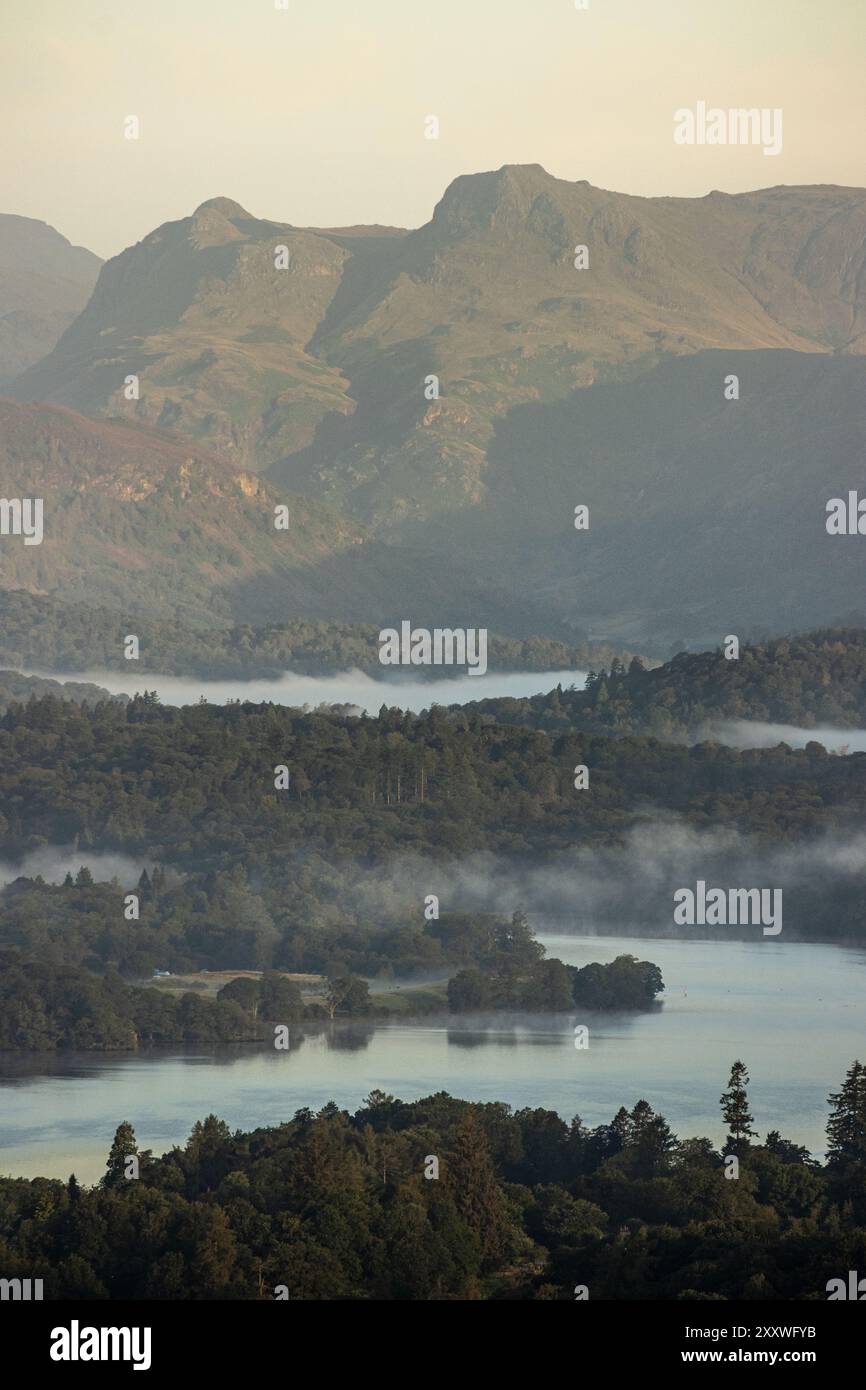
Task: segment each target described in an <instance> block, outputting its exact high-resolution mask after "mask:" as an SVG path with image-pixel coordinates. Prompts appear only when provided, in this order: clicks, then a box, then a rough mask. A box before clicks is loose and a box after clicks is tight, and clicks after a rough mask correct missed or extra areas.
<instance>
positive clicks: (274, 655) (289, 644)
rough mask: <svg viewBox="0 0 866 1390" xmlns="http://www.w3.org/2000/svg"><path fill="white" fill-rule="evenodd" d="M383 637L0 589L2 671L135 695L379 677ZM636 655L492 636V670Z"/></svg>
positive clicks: (432, 673)
mask: <svg viewBox="0 0 866 1390" xmlns="http://www.w3.org/2000/svg"><path fill="white" fill-rule="evenodd" d="M130 632H134V633H136V634H137V635H138V637H139V639H140V643H141V656H140V659H139V661H138V662H136V663H134V664H133V663H131V662H129V661H127V660H126V659H125V658H124V654H123V641H124V637H125V635H126V634H127V633H130ZM378 637H379V629H378V628H376V627H373V626H371V625H370V624H363V623H356V624H351V623H337V622H307V621H304V620H303V619H296V620H294V621H292V622H286V623H271V624H269V625H267V626H263V627H254V626H252V625H250V624H238V625H235V626H223V627H207V628H202V627H197V628H195V627H190V626H188V625H187V624H184V623H175V622H167V621H160V620H157V619H154V618H151V617H144V616H142V615H139V616H136V615H134V614H119V613H117V612H116V611H115V610H113V609H110V608H92V607H89V606H84V605H82V604H64V603H61V602H59V601H58V600H57V599H55V598H50V597H47V596H45V595H42V594H31V593H28V592H27V591H26V590H23V589H4V590H0V666H10V667H18V668H20V667H29V668H36V669H37V670H42V671H44V670H50V671H62V672H74V671H92V670H99V669H101V670H112V671H122V672H123V674H124V675H127V676H128V677H129V680H130V685H131V692H130V693H132V690H134V689H135V688H137V687H136V680H137V681H138V687H139V688H140V683H141V674H140V673H144V672H147V671H157V672H159V673H160V674H162V675H176V676H184V675H189V676H199V677H201V678H202V679H203V680H204V679H212V680H215V679H236V680H253V679H267V678H269V677H276V676H279V675H282V673H283V672H284V671H286V670H291V671H294V672H296V673H297V674H299V675H306V676H326V675H333V674H334V673H337V672H340V671H348V670H352V669H357V670H359V671H366V672H367V674H368V675H371V676H383V675H384V674H385V668H383V666H382V665H381V663H380V661H379V642H378ZM623 657H625V659H626V660H629V659H630V657H631V654H630V653H628V652H625V651H624V649H623V648H622V647H618V646H610V645H609V644H607V643H603V642H589V641H587V639H586V638H585V636H583V635H581V634H575V636H574V637H573V638H572V639H571V640H570V641H557V640H556V639H555V638H552V637H543V636H540V637H539V636H533V637H526V638H512V637H504V636H500V635H497V634H496V633H493V632H491V633H490V635H489V640H488V665H489V668H490V669H491V670H499V671H574V670H586V669H587V667H588V666H590V665H593V664H594V665H599V664H600V663H602V662H611V661H613V660H615V659H622V658H623ZM447 674H448V672H447V671H444V670H443V669H442V668H431V667H419V666H415V667H412V668H411V675H412V679H413V680H424V679H425V678H428V679H430V680H436V679H438V680H441V679H442V677H443V676H444V675H447Z"/></svg>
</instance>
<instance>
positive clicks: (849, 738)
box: [712, 719, 866, 753]
mask: <svg viewBox="0 0 866 1390" xmlns="http://www.w3.org/2000/svg"><path fill="white" fill-rule="evenodd" d="M712 737H713V738H714V739H715V740H716V741H717V742H718V743H727V744H730V745H731V746H732V747H734V748H775V747H776V745H777V744H779V743H787V744H790V746H791V747H792V748H805V747H806V744H807V743H821V744H823V746H824V747H825V748H826V749H827V752H828V753H866V729H834V728H832V727H830V726H829V725H827V724H819V725H818V726H817V727H816V728H814V729H801V728H800V727H799V726H798V725H796V724H763V723H761V722H760V721H758V720H751V719H730V720H724V721H722V722H720V723H718V724H714V725H713V728H712Z"/></svg>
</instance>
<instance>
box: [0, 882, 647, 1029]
mask: <svg viewBox="0 0 866 1390" xmlns="http://www.w3.org/2000/svg"><path fill="white" fill-rule="evenodd" d="M77 877H78V880H79V881H78V882H76V883H69V884H65V885H63V886H62V887H61V888H51V887H48V886H47V885H44V884H41V883H33V884H30V883H29V882H26V881H25V882H19V883H18V884H17V885H16V886H15V889H14V890H13V893H12V898H13V900H15V899H17V901H18V902H19V903H21V901H22V898H23V896H26V899H27V911H26V912H25V914H24V916H23V917H22V918H19V919H17V922H16V923H15V924H14V925H13V923H12V921H11V920H10V919H5V921H4V925H5V928H6V931H5V934H4V935H3V938H2V941H3V944H2V946H0V1050H5V1051H27V1052H49V1051H61V1050H69V1049H74V1050H77V1051H99V1052H111V1051H123V1050H130V1049H137V1048H140V1047H147V1046H150V1045H154V1044H164V1043H209V1044H220V1043H229V1042H252V1041H255V1042H268V1043H270V1044H271V1045H273V1044H274V1037H275V1028H288V1029H290V1030H291V1029H293V1030H298V1029H300V1028H301V1027H302V1026H303V1025H308V1026H309V1025H317V1024H320V1023H323V1022H331V1023H333V1022H334V1021H335V1020H336V1021H340V1020H343V1019H354V1020H359V1019H362V1020H366V1021H368V1022H375V1021H376V1020H377V1019H381V1018H383V1017H384V1018H391V1017H394V1004H395V1002H396V1001H395V1000H394V998H393V997H392V996H391V995H390V994H387V993H383V992H382V991H381V989H380V991H379V992H378V993H377V992H376V990H375V988H374V989H373V990H372V991H371V988H370V984H369V982H368V981H367V980H366V979H363V978H362V977H361V976H359V975H355V974H352V973H351V972H350V971H349V970H348V969H347V968H346V966H345V964H344V963H343V962H340V961H335V960H331V961H329V962H327V963H326V964H325V966H324V970H325V973H324V974H322V975H320V976H318V977H316V976H311V975H305V976H304V975H300V976H297V977H294V978H293V977H292V976H291V975H290V974H289V973H287V972H284V971H279V970H273V969H266V970H263V971H252V972H246V973H245V974H243V975H238V976H237V977H235V978H233V979H229V980H228V981H226V982H224V983H222V984H221V987H219V988H218V989H217V990H216V992H215V993H214V992H213V991H212V990H210V989H208V988H207V985H209V984H210V983H211V982H210V981H209V980H204V979H201V978H198V979H195V980H194V981H193V982H191V983H194V985H195V988H189V989H185V988H183V987H182V986H181V987H180V988H177V987H175V985H174V979H175V977H174V975H173V974H172V972H160V973H159V978H158V980H153V981H150V982H148V983H147V984H142V982H141V981H140V980H138V981H137V980H136V979H135V978H134V977H135V972H136V967H138V969H139V970H140V969H141V960H142V955H143V954H146V953H147V952H148V950H150V951H151V952H152V951H153V945H152V943H148V942H147V940H146V936H145V940H144V941H143V942H141V941H138V942H137V941H136V939H135V932H134V931H130V929H129V925H128V924H126V931H125V933H124V932H122V931H118V930H117V924H116V922H114V923H109V922H108V921H103V920H102V919H100V918H99V917H98V916H97V917H96V919H95V920H94V914H93V913H90V912H88V911H87V910H86V902H85V898H86V895H87V894H91V895H92V896H94V897H98V898H100V899H101V901H102V906H103V908H104V906H105V890H104V888H102V887H97V885H95V884H93V883H92V879H91V875H90V874H89V871H87V870H86V869H83V870H81V871H80V873H79V875H78V876H77ZM142 877H143V879H144V878H145V877H146V875H143V876H142ZM154 877H156V878H157V882H158V881H159V876H158V875H155V876H154ZM139 888H140V890H141V891H142V892H143V890H144V888H145V884H144V883H143V882H142V883H141V884H140V885H139ZM4 896H8V895H4ZM40 896H47V897H48V898H49V899H51V900H52V903H53V906H54V909H55V911H56V912H57V913H59V916H58V917H57V918H56V919H55V922H56V925H55V927H54V929H53V930H51V929H48V930H45V929H43V928H44V923H43V922H41V921H40V919H39V916H38V913H39V898H40ZM76 899H77V902H76ZM76 909H77V910H78V917H79V921H78V922H77V923H76V922H75V916H76ZM67 922H69V923H70V924H74V925H73V929H72V930H70V931H69V933H68V934H67V932H66V931H64V929H63V924H64V923H67ZM76 927H77V930H76V929H75V928H76ZM112 927H113V928H114V929H113V930H112ZM428 931H429V942H430V944H431V947H432V951H431V956H432V955H433V954H435V955H436V958H437V960H438V962H439V968H440V969H443V968H446V969H447V968H449V967H450V968H452V969H453V967H454V966H455V965H457V964H458V963H460V962H464V963H465V962H471V965H470V966H469V968H464V969H459V970H457V971H456V973H454V974H453V975H452V977H451V978H450V979H448V980H446V981H443V982H442V984H441V985H439V986H436V987H433V988H425V989H411V988H410V989H408V990H407V991H406V992H405V993H404V994H403V996H402V998H401V999H400V1000H399V1005H400V1008H399V1016H400V1017H401V1018H404V1019H408V1018H412V1017H415V1016H417V1015H418V1014H422V1013H425V1014H434V1013H441V1014H469V1013H485V1014H487V1013H493V1012H496V1011H503V1010H507V1011H510V1012H524V1013H528V1012H532V1013H562V1012H565V1011H569V1010H574V1009H576V1008H580V1009H582V1010H583V1011H584V1012H585V1011H593V1010H599V1009H607V1010H636V1009H638V1010H639V1009H649V1008H652V1007H653V1006H654V1004H655V1001H656V998H657V996H658V995H659V994H661V992H662V991H663V990H664V983H663V981H662V977H661V972H660V970H659V968H658V966H656V965H654V964H652V963H651V962H649V961H639V960H637V959H636V958H635V957H634V956H630V955H622V956H619V957H617V959H616V960H614V961H612V962H610V963H609V964H607V965H601V964H596V963H593V964H589V965H586V966H584V967H582V968H580V969H577V968H576V967H574V966H569V965H565V964H564V963H563V962H562V961H561V960H557V959H555V958H552V959H546V952H545V948H544V946H543V945H542V944H541V943H540V942H538V941H536V940H535V937H534V933H533V932H532V929H531V927H530V925H529V922H528V921H527V918H526V916H525V914H524V913H521V912H515V913H514V914H513V916H512V918H511V919H510V920H501V919H497V918H495V917H493V916H491V915H479V916H477V917H474V918H472V917H468V916H456V917H454V918H448V917H446V918H443V919H442V920H441V921H434V922H431V923H430V924H429V928H428ZM145 932H146V929H145ZM399 935H400V934H399V933H395V934H394V937H393V939H392V941H391V943H390V944H391V950H392V955H391V958H390V960H389V959H388V957H387V956H386V957H385V960H386V969H387V977H388V978H391V977H393V973H394V972H393V965H392V964H391V962H392V961H393V960H395V959H396V960H397V962H398V964H399V963H400V961H399V956H395V955H394V954H393V952H394V949H395V947H396V949H397V950H399ZM383 944H384V945H385V946H386V949H387V945H388V943H387V942H385V943H383ZM240 950H241V948H240V947H238V953H240ZM202 954H203V955H204V957H205V958H206V959H211V957H210V956H208V955H207V953H206V947H205V950H204V951H203V952H202ZM227 973H230V972H226V971H223V972H221V975H225V974H227ZM204 974H205V975H207V974H208V969H207V967H204ZM221 975H218V976H217V979H218V980H219V979H220V978H221ZM311 980H312V981H314V983H312V984H310V981H311ZM301 982H303V983H304V984H305V985H306V986H307V988H306V991H305V992H304V991H303V990H302V988H301Z"/></svg>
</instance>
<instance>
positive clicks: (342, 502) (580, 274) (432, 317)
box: [12, 165, 866, 655]
mask: <svg viewBox="0 0 866 1390" xmlns="http://www.w3.org/2000/svg"><path fill="white" fill-rule="evenodd" d="M281 247H282V248H285V252H284V253H281V252H280V248H281ZM578 247H586V248H587V254H588V266H587V267H586V268H585V269H577V268H576V265H575V259H576V257H575V250H576V248H578ZM280 254H287V256H288V267H287V268H286V269H277V268H276V264H275V258H276V257H278V255H280ZM578 259H580V258H578ZM581 263H582V262H581ZM864 357H866V190H863V189H855V188H840V187H835V186H830V185H826V186H823V185H822V186H816V187H793V188H787V187H778V188H770V189H765V190H761V191H758V192H752V193H744V194H737V195H730V194H724V193H718V192H713V193H710V194H708V195H707V196H706V197H704V198H696V199H686V198H636V197H631V196H629V195H626V194H620V193H614V192H608V191H606V190H603V189H599V188H594V187H592V186H591V185H590V184H588V183H586V182H585V181H581V182H577V183H569V182H566V181H565V180H561V179H556V178H553V177H551V175H549V174H547V173H546V172H545V171H544V170H543V169H542V168H541V167H540V166H538V165H529V166H506V167H504V168H503V169H500V170H498V171H496V172H492V173H483V174H473V175H467V176H465V177H462V178H458V179H456V180H455V181H454V182H453V183H452V184H451V185H450V187H449V188H448V189H447V190H446V192H445V194H444V196H443V198H442V200H441V201H440V203H439V204H438V205H437V207H436V209H435V211H434V213H433V216H432V218H431V220H430V222H429V223H428V224H427V225H426V226H424V227H422V228H420V229H419V230H417V231H412V232H404V231H400V230H398V229H394V228H383V227H371V228H359V227H354V228H347V229H342V230H336V231H335V230H328V229H324V230H323V229H301V228H295V227H293V226H291V225H289V224H286V223H279V222H272V221H266V220H262V219H259V218H256V217H253V216H252V215H251V214H249V213H247V212H246V211H245V210H244V209H243V208H242V207H240V206H239V205H238V204H237V203H234V202H232V201H231V200H229V199H225V198H218V199H214V200H211V201H210V202H208V203H204V204H202V206H201V207H200V208H198V209H197V210H196V211H195V213H194V214H193V215H192V216H191V217H189V218H185V219H183V220H181V221H179V222H173V223H169V224H167V225H166V226H163V227H161V228H159V229H158V230H157V231H155V232H153V233H151V234H150V235H149V236H148V237H146V238H145V239H144V241H142V242H141V243H139V244H138V245H136V246H134V247H131V248H130V249H128V250H127V251H124V252H123V253H122V255H120V256H118V257H115V258H114V260H112V261H109V262H108V263H107V264H106V265H105V266H104V267H103V268H102V271H101V273H100V276H99V280H98V282H97V285H96V288H95V290H94V293H93V296H92V298H91V300H90V302H89V304H88V305H87V308H86V309H85V310H84V312H83V313H82V314H81V315H80V316H79V317H78V319H77V320H76V321H75V323H73V324H72V325H71V327H70V328H69V329H68V330H67V332H66V333H65V334H64V335H63V337H62V339H61V340H60V342H59V343H58V344H57V346H56V347H55V348H54V350H53V351H52V352H51V353H50V354H49V355H48V356H47V357H46V358H45V359H43V361H42V362H40V363H38V364H36V365H35V366H34V367H32V368H30V370H29V371H27V372H25V373H24V374H23V375H22V376H21V377H20V378H19V379H18V380H17V381H16V382H15V383H14V386H13V388H12V389H13V392H14V394H15V396H16V397H17V398H18V399H20V400H26V399H34V398H35V399H44V400H49V401H56V402H60V403H63V404H66V405H70V406H73V407H74V408H75V409H77V410H80V411H84V412H86V413H88V414H90V415H94V416H105V415H120V416H124V417H126V418H128V419H131V420H136V421H140V422H147V423H149V424H150V425H155V426H157V427H159V428H160V429H165V428H170V429H172V430H173V431H176V432H179V433H181V434H183V435H184V436H186V437H187V438H189V439H191V440H194V441H196V442H197V444H199V445H200V446H201V447H203V448H206V449H208V450H214V449H215V450H218V451H219V452H220V453H221V454H222V455H223V456H225V457H226V458H230V459H234V460H236V461H237V462H236V467H239V468H242V469H243V470H244V471H245V472H253V471H257V472H258V473H259V474H260V475H261V476H263V477H264V478H266V479H268V480H269V483H270V485H272V486H273V487H275V488H276V489H277V491H278V492H282V491H283V490H284V489H289V490H291V491H292V492H293V493H300V494H302V495H304V496H307V497H310V498H314V499H317V500H318V501H319V502H320V503H326V504H328V505H329V506H330V507H334V508H336V509H337V512H338V513H339V515H340V516H341V518H343V524H345V525H348V526H350V527H358V528H362V529H363V533H364V535H366V536H367V538H368V539H367V542H366V543H365V544H367V545H375V546H377V547H379V552H378V553H379V560H380V563H381V565H382V566H383V567H387V566H389V565H391V564H392V563H396V564H397V570H398V571H401V572H403V573H405V572H406V570H407V568H408V569H411V567H410V566H407V565H406V564H405V563H404V561H405V558H406V557H407V556H409V555H412V554H414V555H415V556H416V557H417V563H416V573H415V574H414V575H411V576H410V580H409V583H408V587H407V588H405V590H404V593H405V594H406V595H407V602H408V599H412V600H414V599H415V596H418V599H419V601H420V599H421V598H423V597H428V598H429V599H430V604H429V605H428V608H427V611H428V612H431V613H432V615H433V616H432V620H431V621H432V622H433V623H438V622H449V621H455V619H454V612H455V608H459V609H460V610H461V611H463V612H465V613H466V614H467V617H466V619H465V621H466V624H467V625H470V626H476V625H483V624H485V623H486V624H488V625H489V626H490V627H491V628H494V629H496V630H499V631H502V632H509V633H512V634H521V635H522V634H524V633H526V632H527V631H531V630H533V628H532V627H531V626H529V627H527V624H530V625H531V624H533V623H535V627H534V630H535V631H538V632H545V633H547V634H549V635H552V636H554V635H555V636H559V637H568V636H573V637H574V638H575V639H576V638H577V637H578V635H579V634H582V633H586V632H589V634H590V635H591V636H593V637H598V638H600V639H603V640H611V641H613V642H617V643H625V644H627V645H631V646H634V647H638V648H639V649H642V650H647V651H652V652H653V654H655V655H666V654H667V652H668V650H669V648H670V645H671V644H672V643H673V642H676V641H678V640H685V641H688V642H690V643H692V644H695V645H704V644H706V643H710V644H714V643H715V642H716V641H717V640H718V639H719V636H720V635H722V636H723V635H725V634H726V633H728V632H738V633H739V635H741V636H742V635H750V636H755V635H760V634H764V633H767V632H773V631H789V630H792V629H794V628H797V627H803V626H806V625H808V626H812V627H815V626H820V625H824V624H833V623H840V622H849V621H855V622H859V621H861V620H862V619H863V616H864V615H863V611H862V609H863V605H862V602H861V601H860V599H859V597H858V595H859V594H860V592H862V577H863V565H862V559H861V549H862V548H861V547H858V544H857V539H856V538H847V539H845V538H829V537H828V536H827V535H826V531H825V530H824V520H825V506H826V502H827V501H828V500H829V498H830V497H832V496H840V495H845V493H846V492H847V491H848V490H849V489H852V488H856V487H858V486H861V485H862V484H863V482H864V480H863V476H862V465H861V462H860V460H861V459H862V454H863V444H864V414H863V402H864V389H863V388H864V383H863V367H864ZM132 374H135V375H136V376H137V377H138V378H139V384H140V398H139V399H138V400H126V399H125V396H124V379H125V377H127V376H129V375H132ZM730 374H735V375H738V376H739V377H740V378H741V388H742V389H741V392H740V398H739V399H738V400H732V401H728V400H725V398H724V395H723V383H724V380H725V377H727V376H728V375H730ZM433 377H436V378H438V394H437V392H436V390H435V389H434V387H435V383H434V382H433V381H432V378H433ZM579 503H585V504H586V505H589V506H590V508H591V514H592V524H591V529H590V531H589V532H586V533H577V534H576V533H575V531H574V528H573V524H572V518H573V513H574V507H575V505H577V504H579ZM346 518H350V521H346V520H345V519H346ZM368 554H369V552H368ZM422 557H423V558H422ZM398 559H399V563H397V562H398ZM418 566H420V568H421V570H423V582H422V575H421V573H420V572H418ZM382 572H383V571H382V570H380V578H381V574H382ZM389 572H392V571H390V570H389ZM320 578H321V581H322V584H323V585H327V584H328V583H330V582H336V580H335V576H334V575H330V576H329V575H326V574H324V573H323V572H322V571H321V570H320ZM425 583H426V586H427V587H426V588H425ZM434 588H437V592H438V594H439V596H440V598H441V597H442V596H444V595H448V596H449V602H446V604H445V607H446V609H447V612H442V614H441V616H440V615H439V614H438V613H437V612H436V601H435V599H434V596H433V589H434ZM380 591H381V584H380V587H379V589H378V590H377V589H376V588H375V586H374V588H373V590H372V591H371V593H370V594H369V595H368V598H369V599H370V602H369V603H368V604H367V612H366V614H360V613H358V609H359V607H360V606H361V605H359V604H356V605H355V606H354V609H353V616H354V615H357V616H358V617H359V618H360V619H361V620H367V621H371V622H376V621H379V618H378V616H376V617H374V616H373V610H377V612H378V609H377V599H376V594H377V593H378V592H380ZM527 595H531V596H532V597H531V598H528V597H527ZM318 599H319V604H318V606H314V607H313V608H311V609H310V610H309V611H307V612H304V614H303V616H309V617H313V616H328V617H331V618H345V617H346V616H347V613H348V610H349V608H350V607H351V605H349V604H347V603H346V602H345V601H344V600H345V595H342V594H341V595H340V596H336V597H335V596H331V597H330V598H329V600H328V601H326V602H325V606H326V607H327V608H328V609H329V611H328V612H327V614H324V613H323V612H322V601H323V600H325V599H326V589H324V588H322V589H320V590H319V592H318ZM404 607H405V605H404ZM337 610H339V611H337ZM233 611H235V612H236V611H237V610H233ZM407 616H408V614H407ZM411 616H413V617H414V618H415V619H416V620H420V616H419V614H418V613H417V612H412V614H411Z"/></svg>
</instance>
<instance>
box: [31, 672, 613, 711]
mask: <svg viewBox="0 0 866 1390" xmlns="http://www.w3.org/2000/svg"><path fill="white" fill-rule="evenodd" d="M132 664H133V663H131V665H132ZM26 674H28V675H43V674H50V675H51V676H52V678H53V679H54V680H59V681H77V682H79V683H80V682H83V681H86V682H88V683H91V684H93V685H100V686H102V687H103V688H104V689H105V690H109V691H110V692H111V694H112V695H134V694H135V693H136V692H137V691H143V690H155V691H156V693H157V695H158V696H159V698H160V700H161V701H162V703H163V704H164V705H194V704H197V703H198V701H199V700H200V699H201V698H202V696H204V698H205V699H206V700H207V701H208V702H209V703H210V704H215V705H222V704H225V702H226V701H227V700H244V701H250V702H252V703H254V704H260V703H264V702H265V701H271V702H272V703H273V704H276V705H292V706H299V707H303V706H304V705H310V706H311V707H313V708H315V707H316V706H317V705H323V704H324V705H351V706H353V707H354V708H355V709H357V710H362V711H364V713H366V714H370V715H375V714H377V713H378V712H379V710H380V709H381V707H382V705H389V706H394V705H396V706H397V707H398V708H399V709H404V710H409V711H411V712H412V713H415V714H418V713H420V712H421V710H425V709H429V708H430V706H431V705H462V704H467V703H468V702H469V701H472V700H487V699H491V698H493V697H494V696H512V697H514V698H523V697H526V696H529V695H540V694H543V693H544V692H545V691H548V690H553V689H554V687H555V686H557V685H562V686H563V687H564V688H567V687H568V686H570V685H574V686H577V687H578V688H582V687H583V685H584V684H585V682H586V674H587V673H586V671H488V672H487V673H486V674H485V675H483V676H469V675H465V674H464V675H460V676H455V677H454V678H443V679H441V680H403V679H401V678H400V677H396V678H393V679H388V680H374V679H373V678H372V677H371V676H368V675H367V674H366V673H365V672H364V671H358V670H354V671H343V672H340V673H339V674H337V675H334V676H300V675H297V674H296V673H294V672H292V671H285V672H284V673H283V674H282V675H281V676H280V677H279V678H278V679H276V680H273V679H269V680H250V681H239V680H200V679H198V678H197V677H195V676H161V675H159V674H154V673H151V672H149V671H142V672H139V671H132V672H131V673H130V674H129V675H128V676H127V675H123V676H119V675H118V674H117V672H116V671H96V670H95V671H86V672H82V671H76V672H75V673H74V674H73V673H68V674H63V673H60V672H57V671H52V672H50V673H44V672H39V671H28V672H27V673H26Z"/></svg>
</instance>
